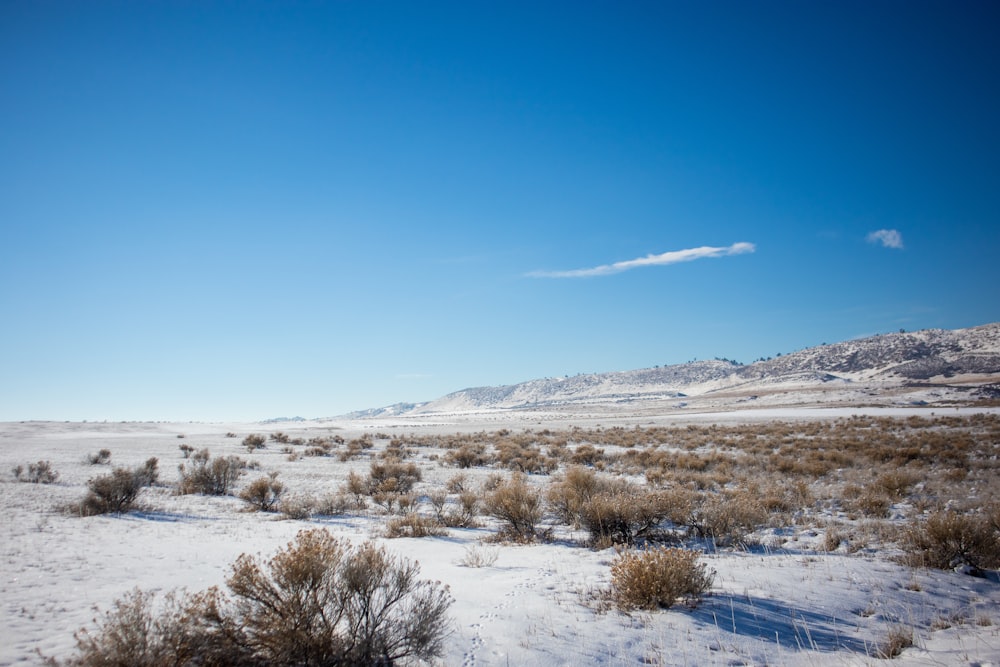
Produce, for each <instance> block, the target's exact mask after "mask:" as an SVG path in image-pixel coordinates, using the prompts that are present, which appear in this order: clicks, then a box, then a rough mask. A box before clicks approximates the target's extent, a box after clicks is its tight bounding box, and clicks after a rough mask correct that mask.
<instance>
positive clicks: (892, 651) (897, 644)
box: [875, 625, 913, 660]
mask: <svg viewBox="0 0 1000 667" xmlns="http://www.w3.org/2000/svg"><path fill="white" fill-rule="evenodd" d="M911 646H913V629H912V628H908V627H905V626H902V625H894V626H892V627H891V628H889V631H888V632H887V633H886V636H885V639H884V640H883V641H882V643H881V644H879V645H878V646H876V647H875V657H876V658H881V659H883V660H891V659H892V658H897V657H899V655H900V654H901V653H902V652H903V650H904V649H907V648H909V647H911Z"/></svg>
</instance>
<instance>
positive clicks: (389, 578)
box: [68, 529, 452, 667]
mask: <svg viewBox="0 0 1000 667" xmlns="http://www.w3.org/2000/svg"><path fill="white" fill-rule="evenodd" d="M418 574H419V567H418V566H417V565H416V564H415V563H411V562H410V561H407V560H405V559H397V558H395V557H392V556H390V555H388V554H387V553H386V551H385V550H384V549H381V548H379V547H377V546H375V545H374V544H372V543H371V542H366V543H364V544H362V545H361V546H359V547H356V548H352V547H351V546H350V545H349V544H348V543H347V542H346V541H340V540H338V539H336V538H334V537H333V536H331V535H330V534H329V533H328V532H327V531H325V530H322V529H316V530H309V531H302V532H300V533H299V534H298V536H297V537H296V538H295V541H294V542H292V543H289V545H288V546H287V547H286V548H285V549H284V550H281V551H279V552H278V553H277V554H276V555H275V556H274V557H273V558H271V559H270V560H269V561H267V562H265V563H262V562H260V561H259V560H258V559H257V558H254V557H251V556H248V555H246V554H244V555H242V556H240V557H239V558H238V559H237V560H236V562H235V563H234V564H233V570H232V574H231V575H230V576H229V578H228V579H227V582H226V583H227V586H228V588H229V591H230V594H231V597H230V596H227V595H225V594H223V593H221V592H220V591H219V590H217V589H209V590H208V591H206V592H204V593H201V594H198V595H195V596H189V597H185V598H183V599H182V600H178V599H176V598H171V597H168V600H167V602H168V604H167V605H166V607H165V608H164V610H163V611H162V612H160V614H159V615H155V614H154V613H153V612H152V611H151V608H152V605H151V596H150V595H149V594H146V593H141V592H138V591H136V592H135V593H132V594H130V595H129V596H126V597H125V598H124V599H122V600H119V601H118V602H116V603H115V608H114V609H113V610H112V612H109V613H108V614H107V615H106V617H105V619H104V622H103V623H102V624H100V625H99V627H98V628H97V631H96V632H95V633H93V634H90V633H87V632H82V633H79V634H78V635H77V649H78V655H77V656H76V657H74V658H73V659H72V660H71V661H70V662H69V663H68V664H70V665H78V666H80V667H107V666H117V665H121V666H123V667H124V666H126V665H129V666H140V667H146V666H148V667H161V666H162V667H167V666H168V665H170V666H175V665H185V666H186V665H191V666H193V665H201V666H205V667H223V666H227V667H228V666H231V665H250V666H263V665H289V666H291V665H338V666H343V667H362V666H370V665H392V664H405V663H406V662H407V661H409V660H430V659H432V658H435V657H437V656H439V655H440V654H441V653H442V651H443V648H444V638H445V637H446V635H447V632H448V628H449V621H448V618H447V610H448V607H449V606H450V605H451V602H452V600H451V598H450V596H449V594H448V589H447V587H444V586H442V585H441V584H439V583H434V582H430V581H425V580H419V579H418V578H417V576H418Z"/></svg>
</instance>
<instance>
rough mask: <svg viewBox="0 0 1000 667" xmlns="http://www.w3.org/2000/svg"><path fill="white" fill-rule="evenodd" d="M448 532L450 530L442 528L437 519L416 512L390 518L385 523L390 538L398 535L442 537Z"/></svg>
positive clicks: (387, 535) (386, 534) (386, 533)
mask: <svg viewBox="0 0 1000 667" xmlns="http://www.w3.org/2000/svg"><path fill="white" fill-rule="evenodd" d="M447 534H448V531H446V530H445V529H444V528H442V527H441V524H439V523H438V522H437V520H436V519H434V518H433V517H429V516H423V515H421V514H417V513H416V512H410V513H409V514H404V515H403V516H400V517H395V518H393V519H390V520H389V521H388V522H387V523H386V525H385V536H386V537H388V538H390V539H395V538H397V537H440V536H442V535H447Z"/></svg>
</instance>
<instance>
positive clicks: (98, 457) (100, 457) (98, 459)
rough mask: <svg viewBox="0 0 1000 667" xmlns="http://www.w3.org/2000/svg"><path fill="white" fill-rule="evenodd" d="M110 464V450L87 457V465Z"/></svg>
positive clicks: (103, 450)
mask: <svg viewBox="0 0 1000 667" xmlns="http://www.w3.org/2000/svg"><path fill="white" fill-rule="evenodd" d="M181 447H184V445H181ZM110 462H111V450H110V449H102V450H100V451H98V452H97V453H96V454H88V455H87V463H89V464H90V465H92V466H98V465H107V464H108V463H110Z"/></svg>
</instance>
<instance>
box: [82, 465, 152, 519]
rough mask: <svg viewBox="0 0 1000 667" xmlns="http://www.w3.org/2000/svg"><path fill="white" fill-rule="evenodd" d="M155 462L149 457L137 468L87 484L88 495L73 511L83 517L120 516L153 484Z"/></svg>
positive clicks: (114, 471) (117, 470) (101, 477)
mask: <svg viewBox="0 0 1000 667" xmlns="http://www.w3.org/2000/svg"><path fill="white" fill-rule="evenodd" d="M157 466H158V461H157V459H156V458H155V457H153V458H150V459H148V460H147V461H146V463H145V464H144V465H142V466H139V467H138V468H135V469H133V470H129V469H128V468H115V469H114V470H112V471H111V472H110V473H109V474H107V475H101V476H100V477H95V478H94V479H91V480H90V481H89V482H87V489H88V491H87V495H86V497H84V499H83V502H81V503H80V505H79V506H78V507H77V508H75V509H78V511H79V512H80V514H82V515H84V516H94V515H97V514H122V513H124V512H128V511H129V510H130V509H132V506H133V505H134V504H135V501H136V499H138V497H139V492H140V491H142V489H144V488H145V487H147V486H152V485H153V484H155V483H156V480H157V478H158V477H159V470H158V468H157Z"/></svg>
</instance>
